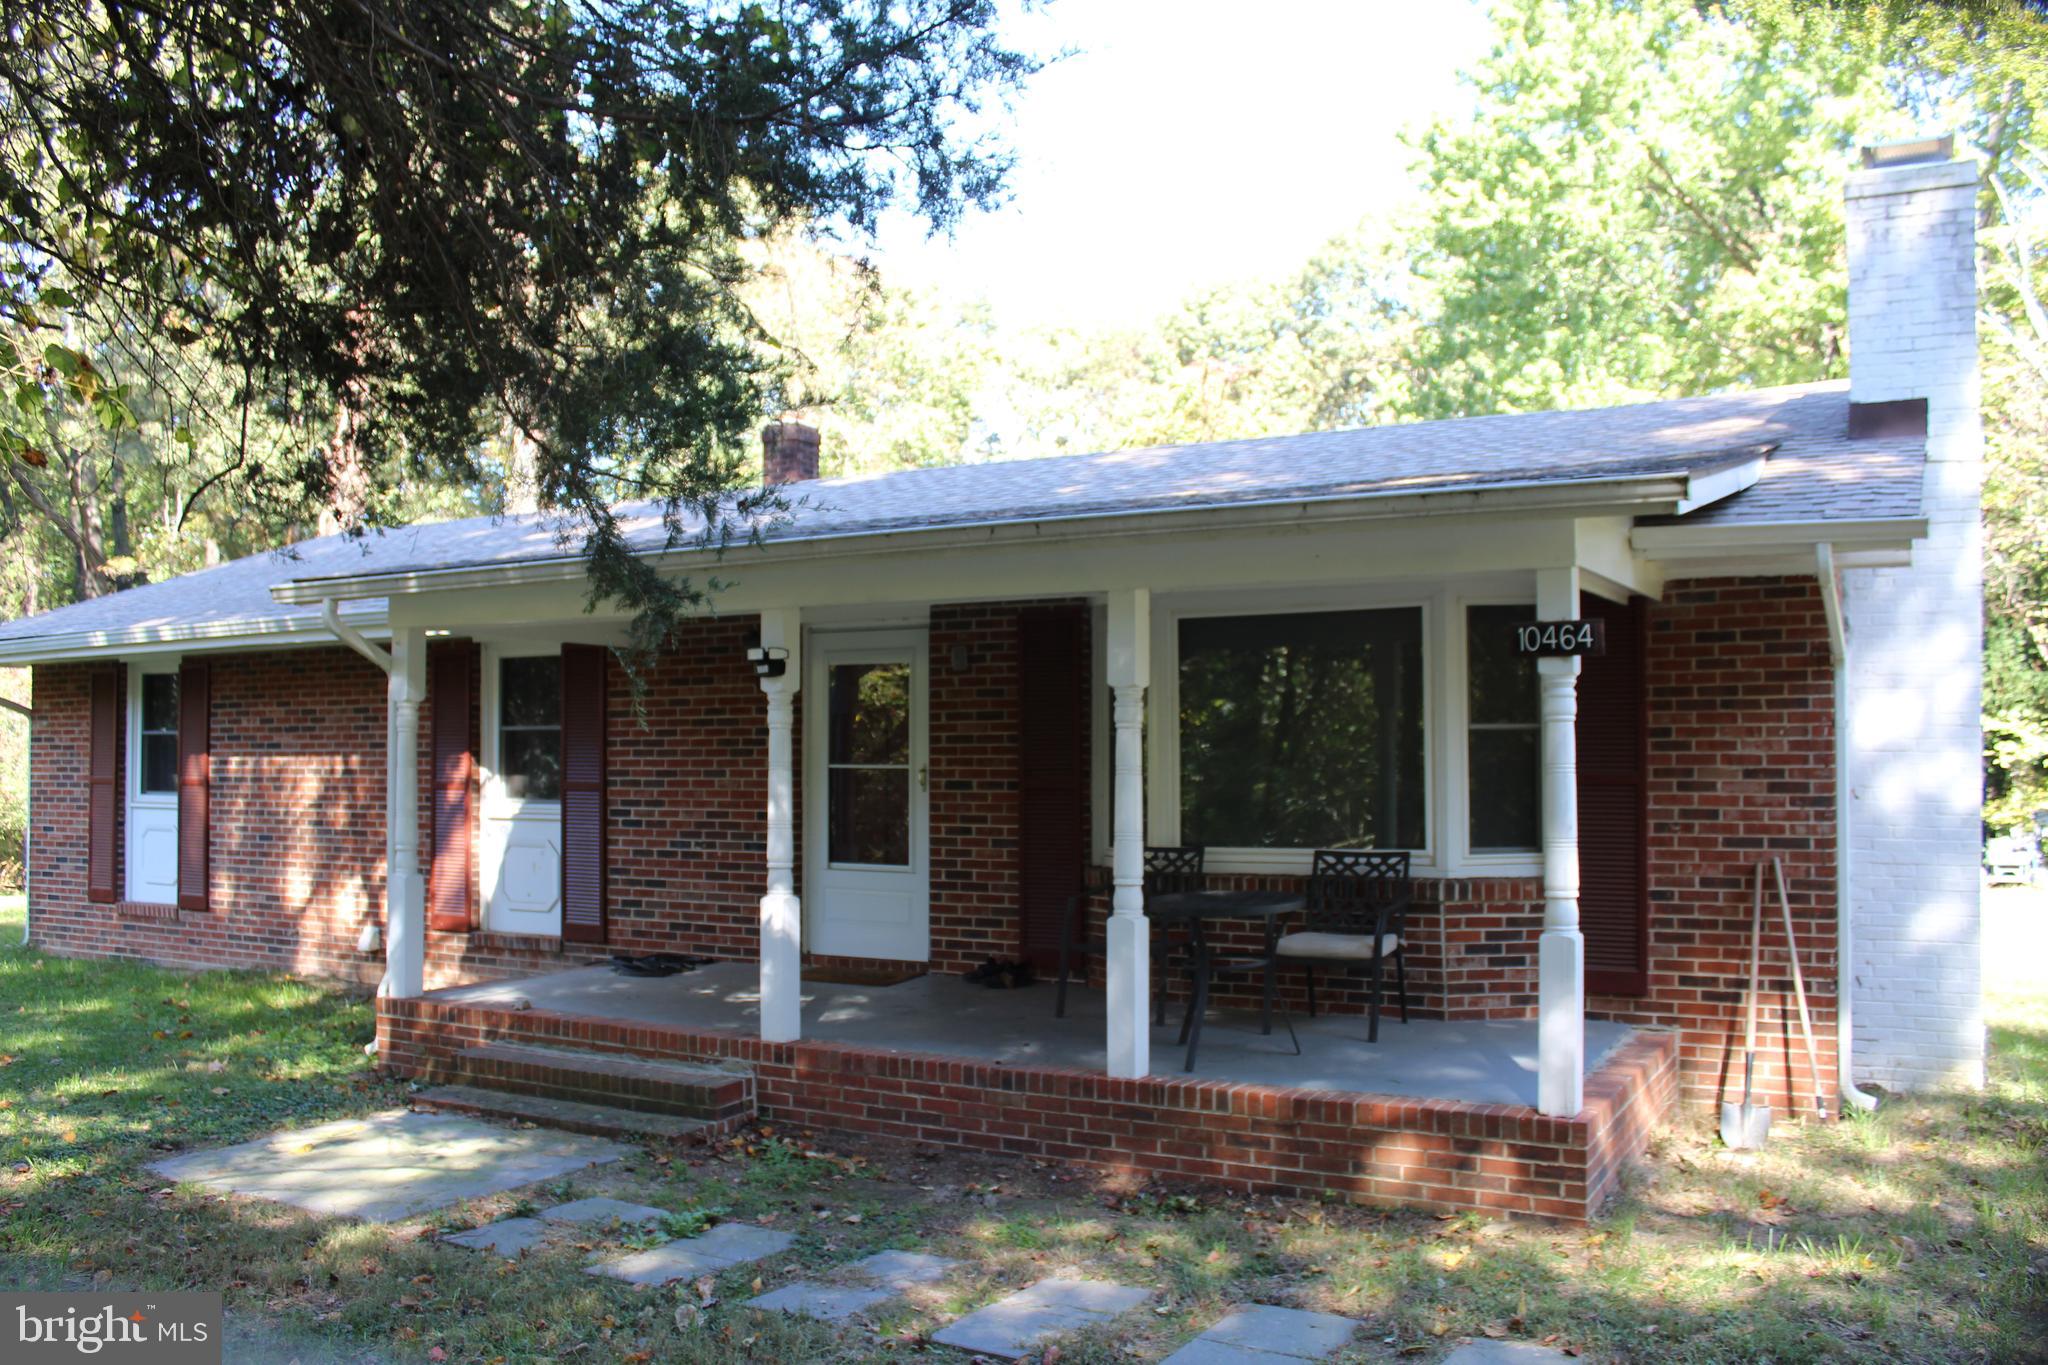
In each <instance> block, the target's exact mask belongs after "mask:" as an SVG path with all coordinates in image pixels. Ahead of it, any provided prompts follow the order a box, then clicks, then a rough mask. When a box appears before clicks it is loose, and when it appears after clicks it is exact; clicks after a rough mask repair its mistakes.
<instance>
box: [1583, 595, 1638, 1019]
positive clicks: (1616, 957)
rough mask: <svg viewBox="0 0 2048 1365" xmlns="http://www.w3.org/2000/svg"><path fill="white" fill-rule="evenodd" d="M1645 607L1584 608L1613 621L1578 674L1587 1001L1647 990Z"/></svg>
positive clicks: (1601, 602)
mask: <svg viewBox="0 0 2048 1365" xmlns="http://www.w3.org/2000/svg"><path fill="white" fill-rule="evenodd" d="M1646 605H1647V603H1646V602H1645V601H1644V599H1642V598H1640V597H1639V598H1637V599H1635V600H1634V601H1633V602H1631V603H1629V604H1628V605H1627V606H1621V605H1618V604H1616V603H1613V602H1609V601H1607V600H1606V599H1604V598H1596V597H1594V596H1593V595H1591V594H1590V593H1589V594H1586V595H1585V596H1584V597H1583V599H1582V601H1581V605H1580V608H1579V610H1580V613H1581V614H1582V615H1583V616H1585V617H1587V618H1588V619H1597V620H1602V621H1605V622H1606V623H1607V652H1606V653H1605V654H1602V655H1595V656H1593V657H1592V658H1589V659H1587V660H1586V662H1585V664H1584V666H1583V668H1582V670H1581V672H1580V674H1579V721H1578V732H1579V733H1578V739H1579V743H1578V764H1579V928H1580V931H1581V932H1582V933H1584V934H1585V936H1586V992H1587V994H1589V995H1647V994H1649V991H1650V877H1649V846H1650V840H1649V789H1648V767H1649V749H1650V732H1649V708H1648V704H1647V700H1646V698H1645V695H1644V692H1645V688H1644V676H1643V656H1644V653H1645V648H1644V647H1645V644H1646V640H1645V632H1646V621H1647V617H1646V613H1645V607H1646Z"/></svg>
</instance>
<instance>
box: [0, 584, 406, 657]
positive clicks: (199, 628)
mask: <svg viewBox="0 0 2048 1365" xmlns="http://www.w3.org/2000/svg"><path fill="white" fill-rule="evenodd" d="M309 605H314V606H317V605H319V602H318V600H315V601H313V602H312V603H310V604H309ZM349 614H350V615H351V616H353V617H354V618H355V620H356V623H357V625H358V627H361V626H368V627H370V628H371V629H373V630H376V629H381V628H383V626H384V624H385V609H384V608H383V607H382V606H378V607H374V608H369V607H362V606H358V608H357V609H356V610H355V611H353V612H351V613H349ZM327 638H328V636H327V633H326V632H325V631H323V630H322V629H321V628H320V622H319V621H318V620H316V619H313V618H311V617H309V616H308V615H307V614H306V613H305V612H291V613H289V614H286V613H279V614H278V615H276V616H245V617H238V618H236V619H234V620H230V621H205V622H198V623H190V624H186V623H177V622H168V623H166V622H154V623H151V624H148V625H140V626H128V627H125V628H121V629H109V630H71V631H61V632H57V633H54V634H49V635H22V636H17V637H14V638H11V639H7V640H0V665H8V664H42V663H60V662H64V661H67V660H71V659H89V658H93V657H95V656H98V655H103V654H106V653H109V652H111V651H115V650H119V651H120V652H121V653H123V654H151V653H172V652H182V651H185V650H189V649H190V648H192V647H193V646H194V645H204V646H205V647H207V648H208V649H276V648H278V647H279V646H281V645H296V644H312V643H319V642H324V641H325V640H326V639H327Z"/></svg>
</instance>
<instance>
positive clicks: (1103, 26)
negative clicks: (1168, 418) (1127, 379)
mask: <svg viewBox="0 0 2048 1365" xmlns="http://www.w3.org/2000/svg"><path fill="white" fill-rule="evenodd" d="M1006 32H1007V33H1008V34H1009V36H1010V38H1011V40H1012V41H1013V42H1014V43H1015V44H1017V45H1019V46H1022V47H1024V48H1025V49H1026V50H1029V51H1034V52H1038V53H1050V52H1057V51H1061V50H1063V49H1064V50H1071V52H1072V55H1071V56H1067V57H1065V58H1063V59H1061V60H1058V61H1056V62H1054V63H1052V64H1051V65H1049V66H1048V67H1047V68H1046V69H1045V70H1043V71H1041V72H1040V73H1039V74H1038V75H1037V76H1035V77H1033V78H1032V79H1031V81H1030V83H1029V84H1028V85H1027V86H1026V88H1025V89H1024V91H1023V93H1022V94H1021V95H1020V96H1018V97H1017V99H1016V102H1015V107H1014V110H1013V112H1012V113H1011V114H1010V115H1009V116H1007V117H1006V118H1004V119H1003V120H1002V122H1001V124H1000V125H999V126H1000V127H1001V128H1002V131H1003V132H1004V134H1005V136H1006V138H1007V140H1008V142H1009V145H1010V146H1011V148H1012V150H1013V151H1014V152H1015V154H1016V157H1017V165H1016V169H1015V171H1014V172H1013V175H1012V178H1011V189H1012V197H1011V200H1010V202H1009V203H1008V204H1007V205H1006V206H1005V207H1004V208H1002V209H1000V210H998V211H996V212H993V213H978V214H970V215H969V216H968V217H967V219H966V220H965V221H964V222H963V223H962V224H961V226H960V227H959V228H958V230H957V231H956V233H955V234H954V235H953V237H952V238H951V239H950V240H949V239H947V238H938V239H934V240H927V238H926V235H925V232H924V230H923V226H922V224H920V223H918V222H916V221H915V220H913V219H911V218H909V217H908V216H907V215H905V216H901V217H894V218H892V219H891V220H889V221H888V222H886V223H885V224H884V226H883V229H882V232H881V235H880V242H879V247H878V249H877V250H876V251H875V252H874V253H873V258H874V260H875V261H876V263H877V264H878V265H879V266H880V267H881V269H882V272H883V276H884V278H886V279H889V280H891V281H893V282H896V283H898V284H908V285H911V286H913V287H915V286H923V287H927V288H936V289H938V290H940V291H942V292H944V293H945V294H947V295H949V296H952V297H956V298H975V297H982V298H986V299H987V300H988V301H989V302H990V304H991V305H992V306H993V308H994V310H995V312H996V316H997V319H998V320H999V321H1000V322H1002V323H1004V324H1008V325H1016V326H1048V325H1072V326H1076V327H1096V326H1104V325H1117V324H1130V325H1137V324H1140V323H1143V322H1145V321H1147V320H1149V319H1150V318H1152V317H1155V316H1157V315H1158V314H1160V313H1163V312H1165V311H1167V310H1168V309H1170V308H1172V307H1173V306H1174V305H1175V304H1176V303H1177V302H1179V301H1180V300H1181V299H1182V298H1183V297H1185V296H1186V295H1188V294H1190V293H1192V292H1195V291H1196V290H1198V289H1201V288H1203V287H1205V286H1210V285H1215V284H1222V283H1226V282H1229V281H1232V280H1240V279H1247V278H1273V277H1278V276H1284V275H1286V274H1288V273H1290V272H1291V271H1292V270H1293V269H1295V268H1296V267H1298V266H1299V265H1300V264H1301V263H1302V262H1303V261H1305V260H1306V259H1307V258H1308V257H1309V256H1310V255H1311V254H1312V253H1313V252H1314V251H1315V249H1316V248H1317V247H1319V246H1320V245H1322V243H1324V242H1325V241H1328V240H1329V239H1330V238H1331V237H1334V236H1336V235H1338V234H1340V233H1342V232H1344V231H1346V230H1348V229H1350V228H1351V227H1352V226H1354V225H1355V224H1356V223H1358V222H1359V220H1360V219H1362V218H1364V217H1365V216H1366V215H1367V214H1369V213H1370V212H1372V211H1373V209H1374V207H1375V205H1376V204H1377V203H1380V202H1384V200H1385V199H1386V198H1387V196H1388V194H1389V192H1390V191H1392V190H1394V189H1397V188H1398V187H1400V186H1402V185H1404V184H1405V183H1406V180H1407V166H1408V163H1409V160H1410V154H1409V152H1408V149H1407V148H1406V147H1404V146H1403V145H1402V143H1401V141H1400V138H1399V134H1400V132H1401V130H1402V129H1403V128H1404V127H1407V126H1410V125H1414V124H1420V123H1424V122H1427V121H1428V118H1429V117H1430V116H1431V115H1432V114H1435V113H1437V112H1454V111H1457V110H1459V109H1462V108H1464V107H1465V106H1466V105H1468V104H1469V102H1470V95H1469V92H1468V91H1466V90H1465V89H1463V88H1462V87H1461V86H1460V85H1459V84H1458V82H1457V72H1458V70H1459V68H1460V67H1463V66H1466V65H1469V64H1470V63H1471V62H1472V61H1474V60H1475V59H1477V58H1478V57H1479V56H1481V55H1482V54H1483V53H1484V52H1485V50H1486V46H1487V37H1488V33H1489V29H1488V26H1487V23H1486V18H1485V14H1484V10H1483V8H1482V7H1481V6H1479V5H1477V4H1475V3H1473V0H1348V3H1347V2H1346V0H1258V2H1257V3H1254V4H1246V3H1244V0H1231V2H1230V3H1226V2H1225V0H1054V3H1052V4H1050V5H1048V6H1046V7H1044V8H1043V9H1041V10H1038V11H1037V12H1034V13H1026V14H1022V15H1019V14H1016V13H1014V12H1012V14H1011V16H1010V22H1009V25H1008V27H1007V29H1006Z"/></svg>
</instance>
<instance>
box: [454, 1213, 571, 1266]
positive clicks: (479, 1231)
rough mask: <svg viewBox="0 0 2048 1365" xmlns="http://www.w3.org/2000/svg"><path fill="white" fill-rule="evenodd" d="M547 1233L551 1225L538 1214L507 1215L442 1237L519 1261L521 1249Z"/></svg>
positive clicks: (532, 1244)
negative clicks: (465, 1230) (527, 1216)
mask: <svg viewBox="0 0 2048 1365" xmlns="http://www.w3.org/2000/svg"><path fill="white" fill-rule="evenodd" d="M547 1235H548V1225H547V1224H546V1223H543V1222H541V1220H540V1219H538V1218H507V1219H504V1220H503V1221H501V1222H496V1223H486V1224H484V1225H483V1226H482V1227H480V1228H471V1229H470V1230H469V1231H468V1232H447V1233H443V1234H442V1235H441V1240H442V1241H444V1242H447V1243H449V1244H450V1245H452V1246H459V1247H468V1248H469V1249H470V1250H471V1251H495V1252H497V1253H498V1254H499V1255H500V1256H503V1257H504V1258H505V1259H506V1260H508V1261H516V1260H518V1259H519V1254H520V1253H521V1252H523V1251H527V1250H529V1249H531V1248H533V1247H537V1246H539V1245H540V1244H541V1242H542V1241H543V1240H544V1239H545V1238H546V1237H547Z"/></svg>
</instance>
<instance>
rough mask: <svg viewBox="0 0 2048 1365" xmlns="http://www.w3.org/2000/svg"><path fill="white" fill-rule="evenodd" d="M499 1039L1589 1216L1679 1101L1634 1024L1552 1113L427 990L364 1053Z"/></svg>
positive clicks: (910, 1118)
mask: <svg viewBox="0 0 2048 1365" xmlns="http://www.w3.org/2000/svg"><path fill="white" fill-rule="evenodd" d="M498 1041H516V1042H526V1043H541V1044H553V1045H555V1046H562V1047H575V1048H582V1049H588V1050H591V1051H597V1052H623V1053H633V1054H639V1055H643V1056H649V1057H661V1058H666V1059H698V1060H708V1059H719V1060H725V1061H732V1062H740V1063H744V1064H746V1065H748V1066H750V1067H752V1069H753V1071H754V1075H755V1082H756V1090H757V1094H758V1096H759V1104H760V1112H761V1116H762V1117H763V1118H765V1119H771V1120H774V1121H776V1122H781V1123H790V1124H798V1125H802V1126H805V1127H809V1128H815V1129H823V1130H828V1131H839V1132H846V1133H856V1134H866V1135H873V1136H880V1137H888V1138H900V1139H903V1140H905V1141H909V1142H925V1143H933V1144H937V1145H939V1146H945V1147H958V1148H963V1149H969V1150H974V1151H987V1152H1002V1153H1012V1154H1016V1155H1019V1156H1032V1157H1038V1158H1041V1159H1046V1160H1053V1161H1062V1162H1072V1163H1075V1164H1079V1165H1084V1166H1089V1167H1094V1168H1096V1169H1099V1170H1103V1171H1106V1172H1114V1173H1122V1174H1136V1175H1143V1176H1147V1177H1153V1178H1157V1179H1162V1180H1168V1181H1175V1180H1180V1181H1188V1182H1192V1183H1202V1184H1213V1185H1220V1186H1224V1187H1227V1188H1230V1189H1236V1190H1242V1191H1247V1192H1257V1193H1271V1194H1282V1195H1297V1196H1311V1197H1313V1196H1319V1195H1323V1194H1334V1195H1338V1196H1341V1197H1343V1198H1346V1199H1349V1200H1352V1201H1355V1202H1358V1203H1365V1204H1388V1205H1399V1206H1402V1207H1408V1208H1419V1209H1428V1210H1434V1211H1466V1210H1470V1211H1474V1212H1480V1213H1488V1214H1504V1215H1516V1214H1520V1215H1535V1216H1540V1217H1544V1218H1550V1219H1556V1220H1559V1221H1563V1222H1571V1223H1581V1222H1584V1221H1586V1220H1587V1219H1589V1218H1590V1217H1592V1216H1593V1215H1594V1214H1596V1213H1598V1212H1599V1210H1600V1208H1601V1206H1602V1205H1603V1204H1604V1203H1605V1202H1606V1201H1607V1199H1608V1198H1609V1197H1610V1196H1611V1195H1612V1194H1613V1193H1614V1191H1615V1190H1616V1188H1617V1187H1618V1186H1619V1184H1620V1181H1621V1177H1622V1173H1623V1171H1624V1170H1625V1169H1626V1168H1627V1167H1628V1165H1629V1164H1630V1163H1631V1162H1632V1161H1634V1160H1635V1159H1636V1158H1637V1157H1639V1156H1640V1155H1641V1154H1642V1152H1643V1149H1644V1147H1645V1145H1646V1143H1647V1141H1648V1138H1649V1135H1650V1133H1651V1131H1652V1130H1653V1129H1655V1128H1656V1127H1657V1126H1658V1125H1659V1124H1661V1123H1662V1122H1664V1121H1665V1120H1666V1119H1667V1118H1668V1117H1669V1116H1670V1115H1671V1114H1672V1112H1673V1111H1674V1110H1675V1108H1676V1106H1677V1103H1678V1035H1677V1034H1675V1033H1668V1032H1654V1031H1643V1032H1639V1033H1637V1034H1636V1036H1635V1037H1633V1038H1632V1039H1630V1040H1629V1041H1628V1042H1627V1043H1625V1044H1623V1045H1622V1047H1621V1048H1619V1049H1618V1050H1617V1051H1616V1052H1615V1053H1614V1054H1613V1055H1612V1056H1610V1057H1609V1058H1608V1059H1607V1060H1606V1062H1605V1063H1603V1064H1602V1065H1601V1067H1600V1068H1599V1070H1598V1071H1597V1072H1595V1073H1594V1074H1593V1075H1591V1076H1589V1077H1587V1080H1586V1107H1585V1110H1584V1111H1583V1112H1582V1113H1580V1114H1579V1115H1578V1116H1576V1117H1574V1118H1569V1119H1555V1118H1546V1117H1544V1116H1543V1115H1541V1114H1539V1113H1537V1112H1536V1111H1535V1110H1533V1109H1530V1108H1527V1107H1524V1106H1521V1105H1512V1104H1471V1103H1465V1102H1462V1101H1455V1100H1432V1099H1414V1098H1408V1097H1403V1096H1390V1095H1365V1094H1354V1093H1350V1092H1345V1091H1334V1090H1307V1089H1296V1088H1291V1087H1284V1086H1260V1085H1244V1084H1237V1083H1232V1082H1223V1081H1203V1080H1199V1079H1187V1080H1168V1079H1162V1078H1159V1077H1147V1078H1144V1079H1142V1080H1117V1079H1114V1078H1111V1077H1109V1076H1105V1075H1102V1074H1101V1073H1099V1072H1093V1071H1083V1070H1079V1069H1076V1068H1071V1067H1052V1066H1020V1065H1011V1064H1001V1063H991V1062H986V1061H981V1060H978V1059H969V1058H962V1057H947V1056H943V1055H937V1054H930V1053H906V1052H891V1051H882V1050H877V1049H873V1048H863V1047H856V1046H852V1045H849V1044H844V1043H830V1042H796V1043H764V1042H762V1041H760V1040H759V1039H758V1038H752V1037H748V1036H746V1035H743V1034H737V1033H727V1032H719V1031H712V1030H699V1029H680V1028H668V1027H662V1026H655V1025H647V1024H641V1023H638V1022H632V1021H625V1020H612V1019H603V1018H591V1017H586V1016H581V1015H568V1014H557V1013H552V1012H549V1011H545V1010H512V1009H506V1008H501V1007H496V1006H489V1005H477V1004H457V1003H449V1002H444V1001H437V1000H432V999H408V1000H398V999H379V1000H378V1001H377V1044H378V1056H379V1059H380V1062H381V1063H382V1065H383V1066H385V1067H386V1068H388V1069H389V1070H391V1071H393V1072H395V1073H396V1074H398V1075H401V1076H409V1077H414V1078H417V1079H419V1080H422V1081H427V1082H435V1081H442V1080H446V1079H448V1078H449V1077H450V1076H451V1075H452V1074H453V1073H454V1071H455V1065H454V1058H455V1056H456V1054H457V1053H459V1052H461V1051H462V1050H463V1049H464V1048H468V1047H473V1046H475V1045H477V1044H479V1043H486V1042H498Z"/></svg>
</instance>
